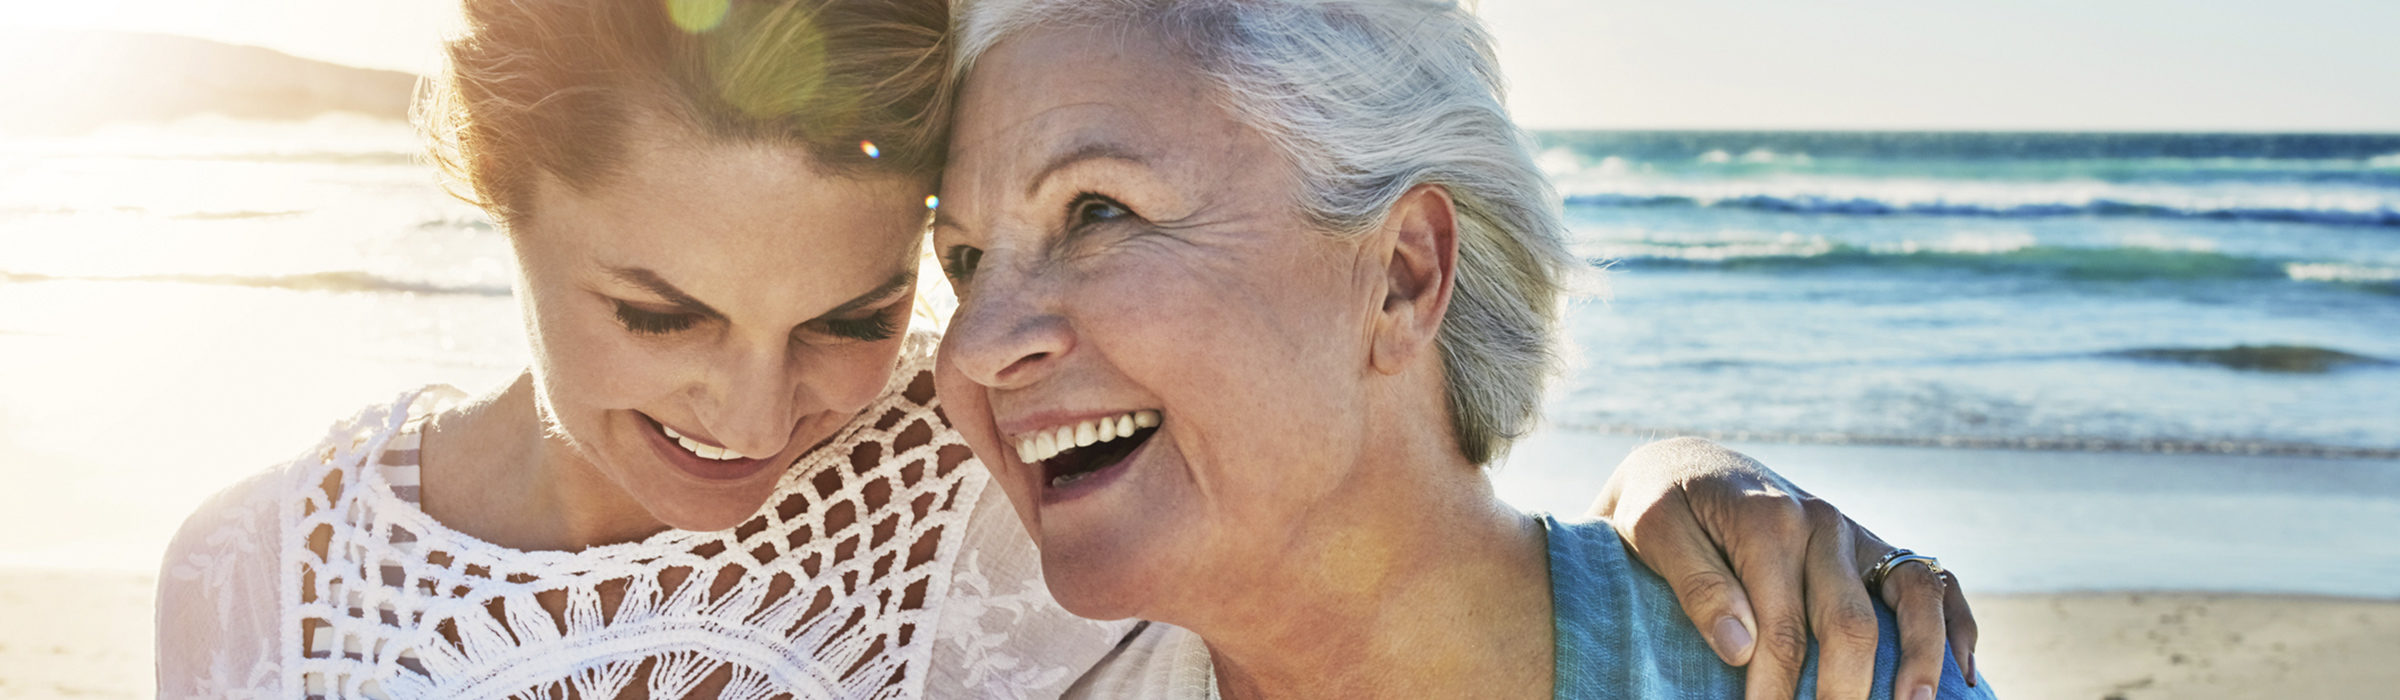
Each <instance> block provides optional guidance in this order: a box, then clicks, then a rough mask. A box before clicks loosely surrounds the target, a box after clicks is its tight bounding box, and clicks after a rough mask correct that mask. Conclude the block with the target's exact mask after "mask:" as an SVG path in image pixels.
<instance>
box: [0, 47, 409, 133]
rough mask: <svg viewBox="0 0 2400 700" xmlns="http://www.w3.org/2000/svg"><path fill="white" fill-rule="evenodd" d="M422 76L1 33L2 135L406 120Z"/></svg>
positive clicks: (252, 53) (224, 50) (263, 52)
mask: <svg viewBox="0 0 2400 700" xmlns="http://www.w3.org/2000/svg"><path fill="white" fill-rule="evenodd" d="M416 82H417V76H415V75H411V74H408V73H402V72H398V71H386V70H370V69H365V68H352V67H349V66H343V65H337V64H332V63H325V62H322V61H312V60H308V59H304V58H298V57H294V56H291V55H288V54H284V53H281V52H278V51H273V50H269V49H262V48H258V47H254V46H235V45H231V44H221V43H217V42H214V41H208V40H205V39H194V38H189V37H179V36H165V35H156V34H128V33H119V32H49V33H28V32H13V31H12V32H7V33H0V95H5V96H6V98H5V99H0V133H13V134H28V133H33V134H55V133H74V132H80V131H85V130H88V129H91V128H93V127H96V126H100V125H102V124H108V123H113V122H129V121H130V122H154V121H167V120H173V119H179V118H183V117H188V116H193V115H199V114H219V115H224V116H228V117H235V118H242V119H263V120H284V119H307V118H309V117H313V116H316V115H319V114H324V113H327V112H352V113H357V114H364V115H368V116H374V117H386V118H392V119H400V118H405V117H406V116H407V114H408V104H409V100H410V98H411V95H413V94H414V91H415V86H416Z"/></svg>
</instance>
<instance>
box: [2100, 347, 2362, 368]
mask: <svg viewBox="0 0 2400 700" xmlns="http://www.w3.org/2000/svg"><path fill="white" fill-rule="evenodd" d="M2109 354H2110V355H2115V356H2117V357H2125V358H2131V359H2136V360H2153V361H2161V362H2182V363H2187V364H2198V365H2216V366H2219V367H2224V368H2227V369H2238V370H2245V371H2251V372H2298V373H2319V372H2330V371H2333V370H2337V369H2342V368H2345V367H2353V366H2362V365H2363V366H2387V365H2392V364H2400V363H2394V362H2392V361H2391V360H2386V359H2383V358H2380V357H2368V356H2366V355H2354V354H2350V353H2346V352H2342V351H2340V350H2328V349H2325V348H2314V347H2309V346H2306V345H2236V346H2233V347H2230V348H2137V349H2133V350H2119V351H2117V352H2113V353H2109Z"/></svg>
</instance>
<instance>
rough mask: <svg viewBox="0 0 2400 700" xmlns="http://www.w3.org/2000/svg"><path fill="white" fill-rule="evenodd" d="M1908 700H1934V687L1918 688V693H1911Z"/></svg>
mask: <svg viewBox="0 0 2400 700" xmlns="http://www.w3.org/2000/svg"><path fill="white" fill-rule="evenodd" d="M1908 700H1933V686H1930V685H1920V686H1917V692H1914V693H1909V694H1908Z"/></svg>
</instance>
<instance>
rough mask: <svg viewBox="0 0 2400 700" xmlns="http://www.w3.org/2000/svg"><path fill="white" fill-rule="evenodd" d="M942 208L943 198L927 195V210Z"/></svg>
mask: <svg viewBox="0 0 2400 700" xmlns="http://www.w3.org/2000/svg"><path fill="white" fill-rule="evenodd" d="M941 206H942V198H941V197H938V196H935V195H930V194H929V195H925V208H927V209H939V208H941Z"/></svg>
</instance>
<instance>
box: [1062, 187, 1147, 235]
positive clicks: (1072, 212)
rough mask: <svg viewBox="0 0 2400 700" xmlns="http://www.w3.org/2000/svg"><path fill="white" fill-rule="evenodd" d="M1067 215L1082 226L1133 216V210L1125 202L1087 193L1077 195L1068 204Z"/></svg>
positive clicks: (1078, 225)
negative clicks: (1126, 206)
mask: <svg viewBox="0 0 2400 700" xmlns="http://www.w3.org/2000/svg"><path fill="white" fill-rule="evenodd" d="M1067 215H1068V220H1069V221H1072V222H1073V223H1074V225H1075V226H1076V227H1078V228H1080V227H1083V226H1089V225H1092V224H1100V223H1107V222H1110V221H1115V220H1118V219H1122V218H1126V217H1130V216H1133V211H1132V210H1129V209H1126V208H1125V205H1123V204H1118V203H1117V200H1114V199H1109V198H1107V197H1102V196H1100V195H1096V194H1090V193H1085V194H1083V195H1079V196H1077V197H1076V198H1075V201H1074V202H1073V203H1070V204H1068V205H1067Z"/></svg>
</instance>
